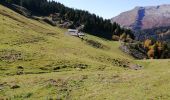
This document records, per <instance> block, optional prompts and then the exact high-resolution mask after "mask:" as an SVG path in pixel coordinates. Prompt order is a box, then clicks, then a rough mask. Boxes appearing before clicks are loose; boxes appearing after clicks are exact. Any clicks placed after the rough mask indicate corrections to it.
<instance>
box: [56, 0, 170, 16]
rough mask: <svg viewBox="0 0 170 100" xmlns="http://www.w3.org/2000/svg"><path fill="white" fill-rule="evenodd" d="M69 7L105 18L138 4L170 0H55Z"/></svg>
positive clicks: (154, 3) (151, 4)
mask: <svg viewBox="0 0 170 100" xmlns="http://www.w3.org/2000/svg"><path fill="white" fill-rule="evenodd" d="M55 1H58V2H60V3H62V4H64V5H66V6H68V7H72V8H77V9H83V10H87V11H89V12H90V13H95V14H96V15H99V16H101V17H103V18H106V19H108V18H112V17H114V16H117V15H118V14H120V13H121V12H124V11H127V10H131V9H133V8H134V7H136V6H153V5H155V6H156V5H160V4H170V0H55Z"/></svg>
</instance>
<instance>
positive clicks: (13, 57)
mask: <svg viewBox="0 0 170 100" xmlns="http://www.w3.org/2000/svg"><path fill="white" fill-rule="evenodd" d="M23 59H24V55H23V53H22V52H20V51H16V50H6V49H4V50H0V61H4V62H15V61H18V60H23Z"/></svg>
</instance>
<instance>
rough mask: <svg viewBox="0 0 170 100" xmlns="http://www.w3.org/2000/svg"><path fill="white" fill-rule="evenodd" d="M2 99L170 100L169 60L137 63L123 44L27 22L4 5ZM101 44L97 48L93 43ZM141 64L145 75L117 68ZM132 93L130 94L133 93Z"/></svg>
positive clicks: (0, 41) (0, 17)
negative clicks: (80, 35)
mask: <svg viewBox="0 0 170 100" xmlns="http://www.w3.org/2000/svg"><path fill="white" fill-rule="evenodd" d="M0 26H1V27H0V99H12V100H27V99H28V100H35V99H38V100H44V99H45V100H46V99H47V100H51V99H73V100H76V99H78V100H87V99H90V100H96V99H97V100H103V99H108V100H113V99H120V100H127V99H132V100H133V99H138V100H143V99H154V100H155V99H168V98H169V97H170V95H169V92H170V85H169V84H170V79H169V76H170V69H169V64H170V61H169V60H144V61H137V60H134V59H133V58H132V57H130V56H128V55H126V54H124V53H122V52H121V51H120V50H119V46H120V43H118V42H112V41H108V40H104V39H101V38H98V37H94V36H91V35H87V36H86V37H85V39H86V40H91V41H93V42H87V41H86V40H82V39H79V38H77V37H71V36H67V35H65V34H64V33H65V32H66V30H65V29H61V28H57V27H52V26H50V25H48V24H46V23H44V22H41V21H35V20H32V19H29V18H26V17H24V16H22V15H20V14H18V13H16V12H14V11H12V10H10V9H8V8H6V7H4V6H2V5H0ZM94 42H95V43H96V44H100V46H95V45H94V44H90V43H94ZM117 60H118V62H119V63H120V65H121V64H124V63H125V62H129V63H131V64H140V65H142V66H143V69H141V70H132V69H129V68H124V67H123V66H120V65H119V64H117V63H115V61H117ZM129 91H130V92H129Z"/></svg>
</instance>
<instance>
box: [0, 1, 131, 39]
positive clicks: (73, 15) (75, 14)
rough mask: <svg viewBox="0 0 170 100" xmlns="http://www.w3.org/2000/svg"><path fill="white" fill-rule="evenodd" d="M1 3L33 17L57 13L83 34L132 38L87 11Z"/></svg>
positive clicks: (53, 4) (52, 5)
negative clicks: (29, 12)
mask: <svg viewBox="0 0 170 100" xmlns="http://www.w3.org/2000/svg"><path fill="white" fill-rule="evenodd" d="M1 3H6V4H17V5H22V6H23V7H25V8H27V9H28V10H30V11H31V13H32V14H33V15H39V16H49V15H50V14H54V13H59V14H60V17H61V21H68V20H69V21H72V22H73V25H72V26H70V27H71V28H75V27H78V26H80V25H84V32H88V33H90V34H92V35H95V36H99V37H102V38H106V39H112V36H113V35H118V36H120V35H121V34H123V33H126V34H128V35H130V37H131V38H134V35H133V33H132V32H131V31H130V30H129V29H125V28H121V27H120V26H119V25H118V24H116V23H111V21H110V20H106V19H103V18H102V17H99V16H96V15H95V14H91V13H89V12H87V11H83V10H78V9H73V8H68V7H65V6H64V5H63V4H61V3H58V2H55V1H47V0H1Z"/></svg>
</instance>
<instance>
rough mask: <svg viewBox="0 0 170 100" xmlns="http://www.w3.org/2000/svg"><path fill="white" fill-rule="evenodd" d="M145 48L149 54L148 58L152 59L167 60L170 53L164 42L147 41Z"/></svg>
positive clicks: (144, 44)
mask: <svg viewBox="0 0 170 100" xmlns="http://www.w3.org/2000/svg"><path fill="white" fill-rule="evenodd" d="M143 47H144V49H145V50H146V52H147V56H148V58H150V59H160V58H162V59H163V58H167V55H168V52H169V51H168V46H167V44H166V43H165V42H162V41H153V40H151V39H146V40H145V41H144V43H143Z"/></svg>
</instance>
